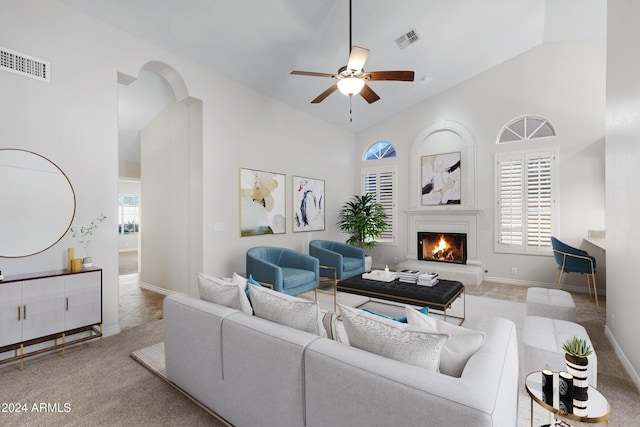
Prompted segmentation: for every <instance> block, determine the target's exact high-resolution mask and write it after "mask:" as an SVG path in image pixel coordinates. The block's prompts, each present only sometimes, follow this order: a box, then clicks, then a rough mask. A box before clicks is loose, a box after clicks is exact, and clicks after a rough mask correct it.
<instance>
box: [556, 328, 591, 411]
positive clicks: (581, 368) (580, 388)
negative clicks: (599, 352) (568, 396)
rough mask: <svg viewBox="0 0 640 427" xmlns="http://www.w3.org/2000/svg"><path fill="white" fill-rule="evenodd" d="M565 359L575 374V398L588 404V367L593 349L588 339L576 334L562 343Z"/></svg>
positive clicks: (570, 372) (570, 371)
mask: <svg viewBox="0 0 640 427" xmlns="http://www.w3.org/2000/svg"><path fill="white" fill-rule="evenodd" d="M562 350H564V353H565V354H564V359H565V363H566V365H567V372H568V373H569V374H571V375H572V376H573V398H574V399H575V400H578V401H583V402H584V403H585V405H586V401H587V399H588V394H587V392H588V389H589V381H588V375H587V372H588V369H589V359H588V358H587V357H588V356H589V355H590V354H591V353H593V350H592V349H591V346H590V345H589V344H588V343H587V341H586V340H585V339H583V338H578V337H576V336H574V337H571V338H568V339H567V340H566V341H565V342H564V343H563V344H562Z"/></svg>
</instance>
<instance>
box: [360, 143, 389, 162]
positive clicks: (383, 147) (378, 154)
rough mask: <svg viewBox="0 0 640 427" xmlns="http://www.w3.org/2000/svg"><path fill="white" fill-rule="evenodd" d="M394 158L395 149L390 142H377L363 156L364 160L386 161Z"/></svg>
mask: <svg viewBox="0 0 640 427" xmlns="http://www.w3.org/2000/svg"><path fill="white" fill-rule="evenodd" d="M395 156H396V149H395V148H393V145H391V143H390V142H387V141H378V142H376V143H374V144H372V145H371V147H369V149H368V150H367V152H366V153H365V155H364V159H365V160H378V159H388V158H390V157H395Z"/></svg>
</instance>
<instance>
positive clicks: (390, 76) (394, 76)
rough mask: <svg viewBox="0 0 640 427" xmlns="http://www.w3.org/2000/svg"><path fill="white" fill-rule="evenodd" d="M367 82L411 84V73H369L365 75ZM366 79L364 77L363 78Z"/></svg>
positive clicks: (412, 74)
mask: <svg viewBox="0 0 640 427" xmlns="http://www.w3.org/2000/svg"><path fill="white" fill-rule="evenodd" d="M366 76H368V80H394V81H401V82H412V81H413V79H414V72H413V71H369V72H367V73H366ZM365 78H366V77H365Z"/></svg>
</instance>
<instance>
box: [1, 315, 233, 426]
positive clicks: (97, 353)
mask: <svg viewBox="0 0 640 427" xmlns="http://www.w3.org/2000/svg"><path fill="white" fill-rule="evenodd" d="M162 340H163V328H162V320H158V321H155V322H152V323H148V324H146V325H142V326H139V327H137V328H132V329H128V330H125V331H123V332H121V333H120V334H118V335H114V336H111V337H107V338H105V339H104V343H103V347H102V348H100V345H99V343H98V342H97V340H96V341H91V342H89V343H85V344H82V345H79V346H76V347H71V348H69V349H67V354H66V357H64V358H62V357H60V353H59V352H55V353H51V354H47V355H46V356H42V357H38V358H36V359H32V360H28V361H27V362H26V363H25V369H24V371H20V370H19V369H18V368H17V366H15V365H14V366H6V367H3V368H2V369H0V404H3V403H10V402H12V403H20V404H21V405H22V404H24V405H26V409H27V411H26V412H22V413H6V412H4V413H0V425H2V426H12V427H14V426H38V427H39V426H46V427H52V426H223V425H224V424H223V423H221V422H219V421H218V420H217V419H215V418H214V417H212V416H211V415H210V414H208V413H207V412H206V411H204V410H202V409H201V408H200V407H199V406H197V405H195V404H194V403H193V402H192V401H191V400H190V399H189V398H187V397H186V396H184V395H183V394H182V393H180V392H179V391H178V390H176V389H174V388H173V387H170V386H168V385H167V384H166V383H165V382H164V381H163V380H162V379H161V378H159V377H158V376H156V375H154V374H152V373H151V372H149V371H148V370H146V369H144V368H142V367H141V366H140V364H138V363H136V362H135V361H134V360H133V359H132V358H131V357H130V355H131V353H132V352H133V351H135V350H137V349H140V348H142V347H147V346H150V345H152V344H155V343H158V342H161V341H162ZM42 404H44V406H43V408H44V410H43V411H41V412H38V411H36V410H34V405H36V406H35V408H40V407H41V406H42ZM65 405H66V406H65ZM66 408H68V411H66V410H65V409H66Z"/></svg>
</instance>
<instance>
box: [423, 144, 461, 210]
mask: <svg viewBox="0 0 640 427" xmlns="http://www.w3.org/2000/svg"><path fill="white" fill-rule="evenodd" d="M421 160H422V162H421V181H420V184H421V186H420V189H421V198H420V199H421V203H422V205H424V206H433V205H459V204H460V188H461V185H460V184H461V182H460V181H461V178H462V175H461V172H462V169H461V168H462V166H461V165H460V152H459V151H458V152H455V153H444V154H434V155H431V156H423V157H422V159H421Z"/></svg>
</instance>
